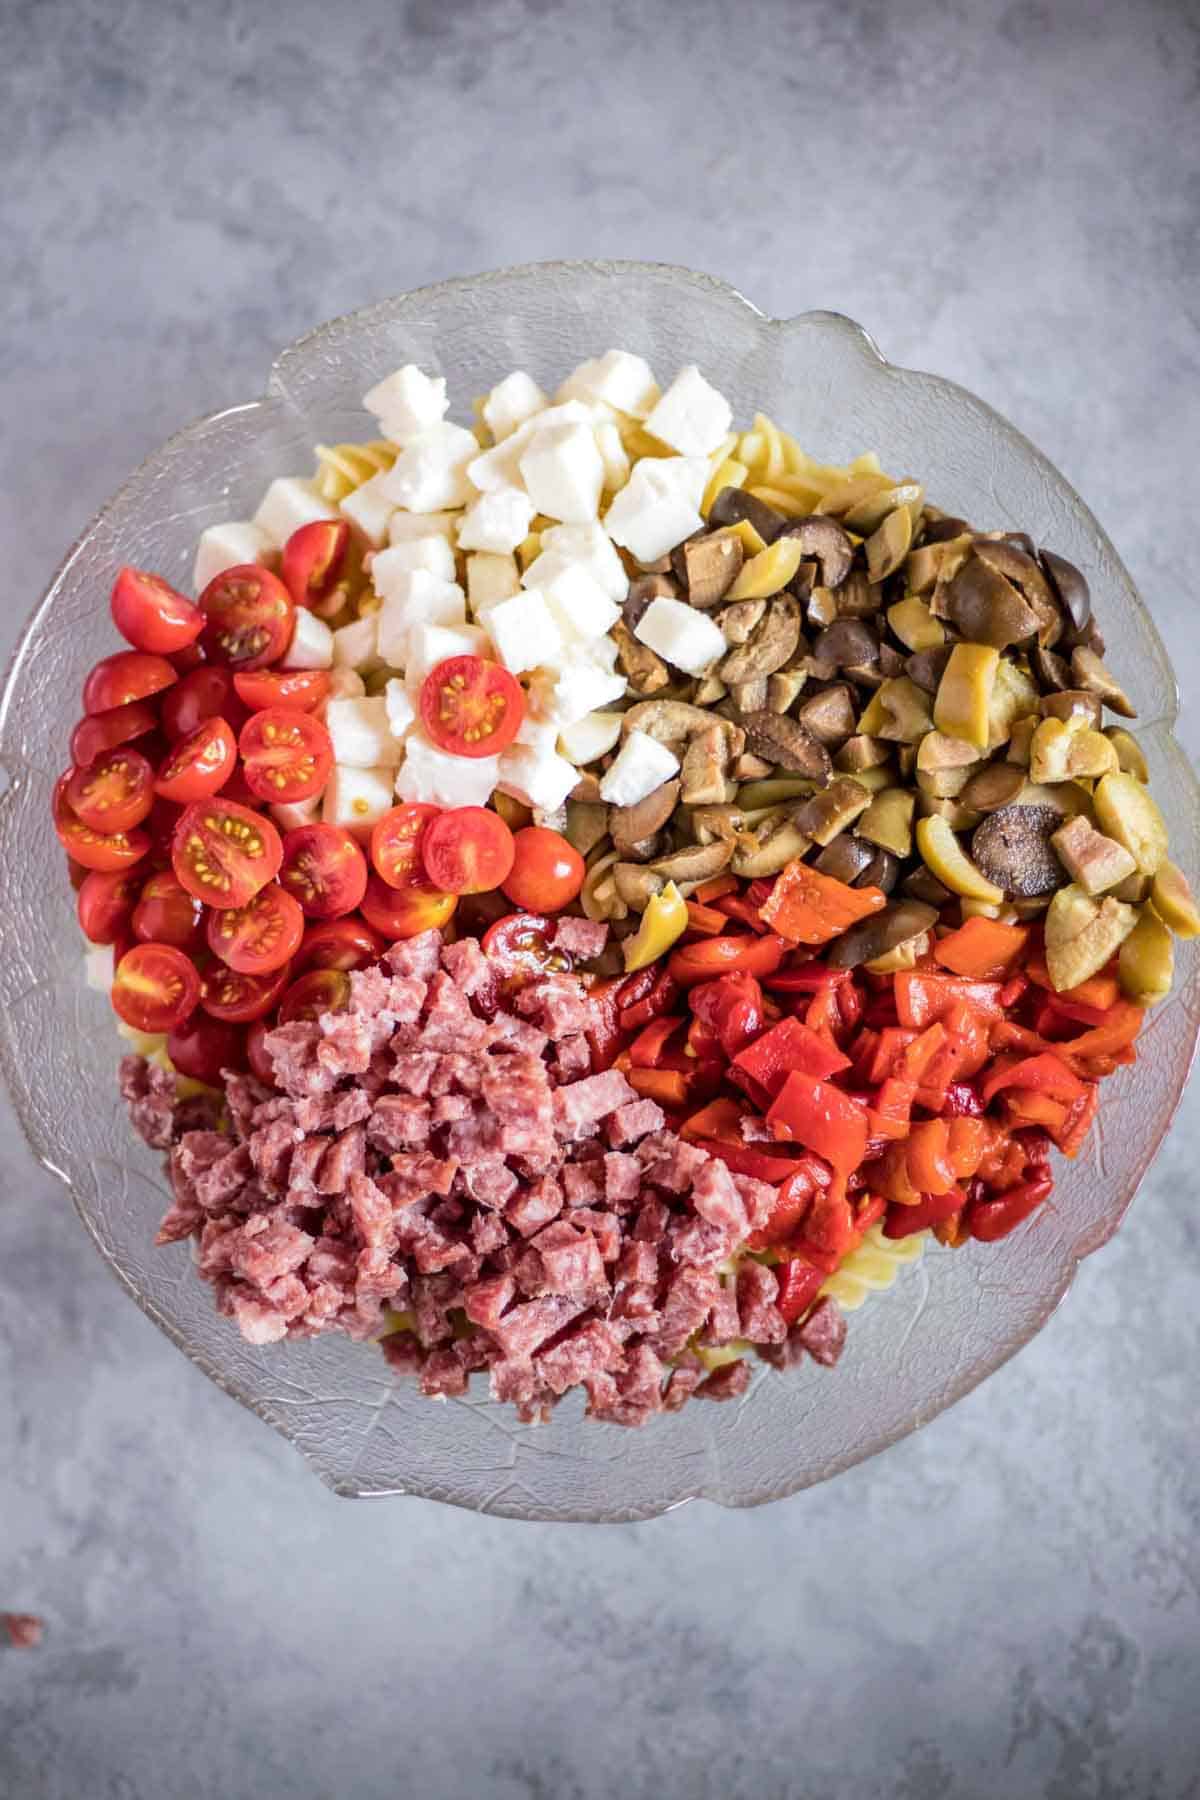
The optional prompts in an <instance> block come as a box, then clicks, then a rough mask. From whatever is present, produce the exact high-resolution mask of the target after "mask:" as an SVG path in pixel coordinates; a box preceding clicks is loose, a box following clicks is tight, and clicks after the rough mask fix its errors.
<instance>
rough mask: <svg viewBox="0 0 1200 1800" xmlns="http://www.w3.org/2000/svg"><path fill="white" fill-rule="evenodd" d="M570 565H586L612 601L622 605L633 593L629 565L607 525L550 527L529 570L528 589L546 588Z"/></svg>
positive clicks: (526, 579) (525, 577) (526, 581)
mask: <svg viewBox="0 0 1200 1800" xmlns="http://www.w3.org/2000/svg"><path fill="white" fill-rule="evenodd" d="M567 563H582V564H583V565H584V566H585V567H586V569H587V571H588V574H589V575H592V576H593V577H594V578H595V579H596V580H597V581H598V582H599V583H600V586H601V587H602V588H603V589H604V591H605V593H606V594H607V595H608V597H609V599H610V600H616V601H617V602H618V603H619V602H620V601H622V600H624V599H625V596H626V595H627V594H628V592H629V577H628V575H627V574H626V573H625V565H624V563H623V562H622V561H621V558H620V557H619V556H618V555H617V553H616V551H615V550H614V549H613V545H612V539H611V538H610V537H609V535H608V533H607V531H605V529H604V527H603V525H600V524H597V523H595V522H592V523H590V524H587V525H549V526H547V528H546V530H545V531H543V533H542V548H541V553H540V555H538V556H536V557H535V558H534V560H533V562H531V563H530V565H529V567H528V569H526V571H525V575H524V577H523V580H524V585H525V586H526V587H542V586H543V585H544V584H545V583H546V582H548V581H549V580H550V579H551V576H552V574H557V573H558V572H559V570H560V569H562V568H563V567H564V566H565V565H566V564H567Z"/></svg>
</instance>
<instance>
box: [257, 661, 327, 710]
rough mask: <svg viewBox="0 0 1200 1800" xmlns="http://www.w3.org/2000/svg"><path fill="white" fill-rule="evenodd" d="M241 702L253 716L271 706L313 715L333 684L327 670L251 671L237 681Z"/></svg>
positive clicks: (325, 698)
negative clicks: (284, 707) (285, 707)
mask: <svg viewBox="0 0 1200 1800" xmlns="http://www.w3.org/2000/svg"><path fill="white" fill-rule="evenodd" d="M233 685H234V687H235V688H236V689H237V695H238V699H239V700H242V701H244V702H245V704H246V705H247V706H248V707H249V708H250V711H251V712H262V711H263V710H264V708H266V707H268V706H287V707H290V708H291V709H292V711H293V712H311V711H312V710H313V708H314V707H315V706H320V704H321V702H322V701H323V700H327V699H328V698H329V690H330V688H331V687H332V685H333V684H332V682H331V681H330V679H329V676H328V674H327V673H326V671H325V670H324V669H251V670H250V671H249V673H248V674H243V673H242V671H241V670H239V671H238V672H237V674H236V675H235V676H234V678H233Z"/></svg>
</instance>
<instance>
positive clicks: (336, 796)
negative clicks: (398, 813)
mask: <svg viewBox="0 0 1200 1800" xmlns="http://www.w3.org/2000/svg"><path fill="white" fill-rule="evenodd" d="M395 779H396V771H395V768H394V767H387V768H378V769H351V768H343V767H338V766H336V765H335V767H334V771H333V774H332V775H331V776H330V777H329V782H328V785H327V786H326V789H325V797H324V800H323V801H322V804H321V817H322V819H323V820H324V822H325V823H326V825H341V826H344V828H345V829H346V830H347V831H348V832H349V833H350V835H351V836H352V837H356V838H359V839H363V840H365V839H367V838H369V837H370V835H371V827H372V826H373V825H374V823H375V821H376V820H377V819H382V817H383V815H384V813H385V812H390V811H391V808H392V806H393V804H394V802H393V799H392V792H393V788H392V784H393V782H394V781H395Z"/></svg>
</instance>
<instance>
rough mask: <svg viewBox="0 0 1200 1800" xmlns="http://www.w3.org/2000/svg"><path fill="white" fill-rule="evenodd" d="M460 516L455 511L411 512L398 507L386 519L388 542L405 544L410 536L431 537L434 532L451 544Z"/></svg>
mask: <svg viewBox="0 0 1200 1800" xmlns="http://www.w3.org/2000/svg"><path fill="white" fill-rule="evenodd" d="M461 517H462V515H461V513H457V512H431V513H411V512H405V511H404V509H403V507H400V508H398V509H397V510H396V511H395V512H394V513H393V514H392V516H391V518H390V519H389V521H388V543H389V544H406V543H408V541H409V539H410V538H424V537H433V536H434V535H435V534H436V535H437V536H438V537H444V538H445V539H446V541H447V543H449V544H453V543H454V535H455V533H456V531H457V530H458V521H459V519H460V518H461Z"/></svg>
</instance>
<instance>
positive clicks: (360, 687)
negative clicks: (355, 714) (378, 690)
mask: <svg viewBox="0 0 1200 1800" xmlns="http://www.w3.org/2000/svg"><path fill="white" fill-rule="evenodd" d="M366 691H367V684H366V682H365V681H364V680H363V678H362V676H361V675H360V674H359V672H358V670H357V669H351V668H350V667H348V666H347V665H346V664H335V665H334V667H333V668H332V669H331V670H330V671H329V692H328V694H326V696H325V701H324V704H323V705H321V706H318V707H317V708H316V709H315V710H316V712H317V715H318V717H319V718H322V719H323V718H324V717H325V707H326V706H328V704H329V702H330V701H331V700H361V698H362V696H363V695H364V694H365V693H366Z"/></svg>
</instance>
